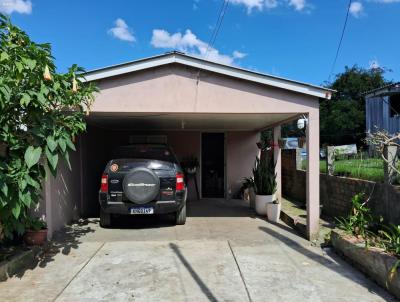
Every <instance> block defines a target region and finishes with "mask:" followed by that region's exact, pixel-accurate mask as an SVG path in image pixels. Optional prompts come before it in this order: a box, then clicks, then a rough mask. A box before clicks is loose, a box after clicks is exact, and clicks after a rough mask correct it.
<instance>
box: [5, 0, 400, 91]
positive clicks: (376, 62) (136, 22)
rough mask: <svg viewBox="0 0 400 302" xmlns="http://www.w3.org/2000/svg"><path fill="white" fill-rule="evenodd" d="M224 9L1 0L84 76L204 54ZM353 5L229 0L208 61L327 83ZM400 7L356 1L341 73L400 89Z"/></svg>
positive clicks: (120, 0) (200, 0)
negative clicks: (365, 71)
mask: <svg viewBox="0 0 400 302" xmlns="http://www.w3.org/2000/svg"><path fill="white" fill-rule="evenodd" d="M221 3H222V0H185V1H183V0H180V1H165V0H159V1H151V0H148V1H128V0H125V1H124V0H113V1H106V0H86V1H82V0H57V1H54V0H30V1H29V0H0V11H2V12H5V13H7V14H9V15H11V18H12V20H13V22H14V23H15V24H17V25H18V26H20V27H21V28H23V29H24V30H25V31H26V32H27V33H28V34H29V35H30V36H31V37H32V39H33V40H34V41H36V42H50V43H51V44H52V47H53V54H54V56H55V58H56V65H57V66H58V69H59V71H65V70H66V68H67V67H68V66H70V65H71V64H73V63H77V64H78V65H81V66H83V67H84V68H85V69H86V70H91V69H94V68H100V67H103V66H108V65H112V64H118V63H122V62H126V61H131V60H135V59H139V58H143V57H148V56H152V55H156V54H160V53H164V52H166V51H169V50H173V49H178V50H181V51H186V52H188V53H191V54H195V55H202V54H204V51H205V48H207V43H208V41H209V39H210V36H211V34H212V29H213V27H214V25H215V22H216V19H217V15H218V11H219V9H220V6H221ZM347 5H348V0H230V3H229V5H228V8H227V11H226V14H225V18H224V20H223V24H222V27H221V29H220V31H219V34H218V37H217V39H216V42H215V44H214V48H213V49H211V51H210V50H209V52H208V58H209V59H213V60H218V61H220V62H224V63H228V64H233V65H237V66H240V67H243V68H248V69H253V70H257V71H260V72H265V73H269V74H273V75H277V76H282V77H287V78H291V79H294V80H299V81H304V82H309V83H313V84H322V83H323V82H324V81H326V80H327V79H328V76H329V72H330V69H331V66H332V62H333V59H334V56H335V52H336V48H337V45H338V40H339V37H340V33H341V30H342V26H343V22H344V18H345V14H346V10H347ZM399 17H400V0H359V1H353V2H352V6H351V11H350V17H349V21H348V26H347V29H346V33H345V37H344V40H343V44H342V48H341V51H340V54H339V58H338V61H337V64H336V67H335V73H337V72H340V71H342V70H343V69H344V66H345V65H348V66H351V65H353V64H358V65H359V66H362V67H366V68H369V67H370V66H372V67H374V66H380V67H386V68H389V69H392V70H393V71H392V72H390V73H387V78H389V79H393V80H397V81H400V40H399V39H398V38H396V37H397V35H398V31H397V27H398V24H399Z"/></svg>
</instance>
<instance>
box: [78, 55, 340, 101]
mask: <svg viewBox="0 0 400 302" xmlns="http://www.w3.org/2000/svg"><path fill="white" fill-rule="evenodd" d="M173 63H177V64H182V65H187V66H191V67H194V68H198V69H201V70H207V71H210V72H215V73H219V74H224V75H226V76H230V77H234V78H239V79H243V80H248V81H251V82H256V83H260V84H264V85H269V86H273V87H277V88H282V89H286V90H291V91H295V92H298V93H303V94H307V95H311V96H315V97H318V98H325V99H330V98H331V95H332V92H334V91H333V90H331V89H327V88H323V87H319V86H314V85H310V84H306V83H300V82H296V81H292V80H288V79H284V78H279V77H275V76H270V75H265V74H261V73H257V72H253V71H250V70H246V69H241V68H237V67H233V66H228V65H224V64H219V63H216V62H211V61H207V60H203V59H200V58H196V57H192V56H188V55H186V54H182V53H179V52H171V53H167V54H164V55H158V56H154V57H150V58H145V59H141V60H137V61H133V62H129V63H124V64H119V65H114V66H110V67H105V68H101V69H97V70H92V71H89V72H86V73H85V74H84V75H83V76H84V79H83V81H86V82H92V81H96V80H100V79H104V78H109V77H114V76H118V75H123V74H127V73H131V72H135V71H139V70H145V69H148V68H153V67H158V66H162V65H167V64H173Z"/></svg>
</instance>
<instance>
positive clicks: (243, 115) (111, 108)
mask: <svg viewBox="0 0 400 302" xmlns="http://www.w3.org/2000/svg"><path fill="white" fill-rule="evenodd" d="M86 81H94V82H96V84H97V85H98V87H99V89H100V92H99V93H98V94H97V96H96V99H95V102H94V103H93V106H92V108H91V109H90V115H89V116H88V117H87V123H88V131H87V133H86V134H85V135H83V136H82V137H80V138H79V141H78V142H77V143H78V149H77V152H75V153H74V154H71V164H72V171H69V170H68V169H67V168H66V167H65V166H62V167H61V168H60V172H59V173H58V176H57V178H51V179H49V180H48V181H47V182H46V185H45V194H44V198H43V202H42V204H41V211H42V212H44V213H45V215H46V218H47V221H48V225H49V230H50V233H52V232H53V231H55V230H57V229H59V228H60V227H62V226H63V225H65V224H66V223H68V222H69V221H71V220H72V219H76V218H78V217H81V216H96V215H98V209H99V208H98V207H99V206H98V201H97V193H98V189H99V181H100V175H101V172H102V170H103V168H104V166H105V163H106V161H107V159H108V156H109V154H110V152H111V151H112V149H113V147H115V146H118V145H122V144H128V143H129V141H130V140H132V139H134V138H135V137H137V135H147V136H150V137H151V136H154V135H158V136H159V137H162V138H163V139H166V140H167V141H168V143H169V144H170V145H171V146H172V148H173V149H174V151H175V153H176V154H177V156H178V158H180V159H182V158H184V157H186V156H195V157H197V158H198V159H199V161H200V169H199V173H198V174H197V182H198V184H199V194H200V198H209V197H211V198H217V197H218V198H227V199H229V198H233V197H234V196H235V194H236V193H237V191H238V190H239V188H240V186H241V181H242V178H243V177H245V176H250V175H251V169H252V167H253V164H254V159H255V156H256V155H257V154H258V148H257V146H256V142H257V141H258V140H259V133H260V131H261V130H263V129H267V128H271V129H273V130H274V139H275V140H278V138H279V136H280V129H281V128H280V127H281V125H282V124H284V123H286V122H288V121H291V120H294V119H298V118H299V117H300V116H302V115H306V116H307V117H308V121H309V124H308V127H307V149H308V155H307V156H308V169H307V211H308V219H307V224H308V237H309V239H313V238H315V237H316V236H317V234H318V227H319V224H318V221H319V220H318V218H319V217H318V216H319V100H320V99H321V98H328V99H329V98H330V95H331V91H330V90H328V89H326V88H322V87H318V86H313V85H309V84H305V83H300V82H296V81H291V80H288V79H283V78H279V77H275V76H270V75H265V74H260V73H257V72H253V71H249V70H244V69H241V68H237V67H233V66H226V65H221V64H218V63H215V62H210V61H206V60H203V59H200V58H195V57H192V56H188V55H186V54H183V53H179V52H171V53H166V54H163V55H159V56H155V57H151V58H146V59H141V60H137V61H133V62H128V63H124V64H120V65H115V66H110V67H105V68H101V69H97V70H93V71H90V72H88V73H86ZM216 159H218V160H216ZM275 159H276V161H277V165H276V171H277V174H278V195H280V194H281V189H280V188H281V157H280V150H279V149H276V150H275ZM213 161H214V162H215V161H217V162H219V163H220V166H210V165H209V163H211V162H213ZM210 167H211V168H210ZM189 190H190V196H189V198H196V194H195V189H194V187H193V182H191V183H189Z"/></svg>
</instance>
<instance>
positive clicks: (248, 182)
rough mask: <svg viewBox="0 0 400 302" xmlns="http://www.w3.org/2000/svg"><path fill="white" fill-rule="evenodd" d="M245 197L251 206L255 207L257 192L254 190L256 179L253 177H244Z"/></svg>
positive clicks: (243, 192) (243, 188) (243, 190)
mask: <svg viewBox="0 0 400 302" xmlns="http://www.w3.org/2000/svg"><path fill="white" fill-rule="evenodd" d="M241 191H242V194H243V199H244V200H245V201H248V202H249V204H250V207H251V208H254V205H255V201H256V194H255V192H254V179H253V177H244V178H243V182H242V189H241Z"/></svg>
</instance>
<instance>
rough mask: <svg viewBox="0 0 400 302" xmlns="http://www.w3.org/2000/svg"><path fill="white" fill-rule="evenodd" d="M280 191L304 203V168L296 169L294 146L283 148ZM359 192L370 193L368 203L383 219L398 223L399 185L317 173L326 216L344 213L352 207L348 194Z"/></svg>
mask: <svg viewBox="0 0 400 302" xmlns="http://www.w3.org/2000/svg"><path fill="white" fill-rule="evenodd" d="M282 192H283V195H284V196H286V197H288V198H292V199H294V200H297V201H301V202H304V203H305V200H306V172H305V171H302V170H296V152H295V150H283V152H282ZM360 192H364V193H366V194H367V195H369V194H372V195H371V199H370V201H369V206H370V207H371V209H372V210H373V212H374V214H375V215H377V216H380V215H382V217H383V218H384V220H385V221H386V222H390V223H395V224H400V188H399V187H396V186H392V185H387V184H383V183H375V182H372V181H366V180H361V179H354V178H346V177H337V176H328V175H326V174H320V201H321V204H322V213H323V214H325V215H328V216H332V217H337V216H346V215H348V213H349V211H350V209H351V198H352V197H353V196H354V195H355V194H357V193H360Z"/></svg>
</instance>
